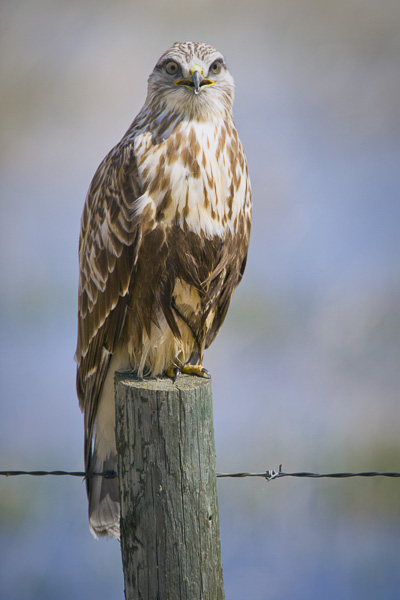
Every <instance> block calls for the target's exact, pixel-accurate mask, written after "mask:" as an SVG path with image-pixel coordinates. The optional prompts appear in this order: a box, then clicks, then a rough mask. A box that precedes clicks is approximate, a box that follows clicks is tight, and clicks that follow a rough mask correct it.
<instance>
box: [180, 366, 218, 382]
mask: <svg viewBox="0 0 400 600" xmlns="http://www.w3.org/2000/svg"><path fill="white" fill-rule="evenodd" d="M182 373H186V375H197V377H205V378H206V379H210V378H211V375H210V373H209V372H208V371H207V369H205V368H204V367H203V366H202V365H184V366H183V367H182Z"/></svg>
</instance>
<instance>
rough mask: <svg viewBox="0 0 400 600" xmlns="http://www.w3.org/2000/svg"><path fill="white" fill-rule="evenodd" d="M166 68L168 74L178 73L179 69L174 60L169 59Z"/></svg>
mask: <svg viewBox="0 0 400 600" xmlns="http://www.w3.org/2000/svg"><path fill="white" fill-rule="evenodd" d="M165 70H166V71H167V73H168V75H176V74H177V72H178V71H179V67H178V65H177V63H176V62H175V61H174V60H169V61H168V62H167V63H166V65H165Z"/></svg>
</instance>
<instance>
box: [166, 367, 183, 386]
mask: <svg viewBox="0 0 400 600" xmlns="http://www.w3.org/2000/svg"><path fill="white" fill-rule="evenodd" d="M180 373H181V370H180V369H178V367H174V365H172V366H171V367H168V369H167V371H166V376H167V377H171V379H172V382H173V383H175V381H176V380H177V379H178V377H179V375H180Z"/></svg>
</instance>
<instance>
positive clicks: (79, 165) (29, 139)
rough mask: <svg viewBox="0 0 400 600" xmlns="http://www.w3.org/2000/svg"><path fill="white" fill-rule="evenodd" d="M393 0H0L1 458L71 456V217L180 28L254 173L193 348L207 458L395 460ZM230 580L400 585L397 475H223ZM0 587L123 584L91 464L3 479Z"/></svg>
mask: <svg viewBox="0 0 400 600" xmlns="http://www.w3.org/2000/svg"><path fill="white" fill-rule="evenodd" d="M399 19H400V4H399V2H398V1H397V0H382V1H381V2H377V1H376V0H375V1H374V0H362V1H361V0H335V2H321V0H280V1H279V2H276V1H275V0H248V1H247V2H246V3H244V2H243V3H231V2H228V1H224V0H220V1H215V0H213V1H211V0H197V2H192V1H188V0H181V1H180V0H169V1H168V2H167V1H166V0H149V1H147V2H138V1H134V0H131V1H128V0H115V1H114V2H112V3H110V2H106V1H105V0H96V1H94V0H86V1H85V2H81V1H78V0H70V1H69V2H51V1H50V0H36V1H35V2H29V1H28V0H3V1H2V3H1V8H0V62H1V67H0V69H1V71H0V75H1V89H0V97H1V105H0V118H1V128H0V151H1V177H0V188H1V212H0V230H1V231H0V257H1V259H0V260H1V279H0V281H1V284H0V311H1V315H0V326H1V333H0V353H1V366H0V368H1V378H0V386H1V407H0V410H1V413H0V414H1V417H0V457H1V458H0V470H1V469H3V470H5V469H7V470H11V469H46V470H47V469H49V470H51V469H67V470H69V469H71V470H81V469H82V468H83V448H82V445H83V420H82V416H81V413H80V410H79V407H78V402H77V399H76V395H75V364H74V362H73V358H72V357H73V354H74V351H75V340H76V308H77V282H78V261H77V250H78V236H79V225H80V215H81V211H82V207H83V203H84V199H85V195H86V191H87V188H88V186H89V183H90V181H91V178H92V176H93V174H94V172H95V170H96V168H97V166H98V164H99V163H100V161H101V160H102V158H103V157H104V156H105V154H106V153H107V152H108V151H109V150H110V149H111V147H112V146H113V145H114V144H115V143H117V142H118V141H119V139H120V138H121V137H122V135H123V134H124V132H125V130H126V129H127V128H128V126H129V125H130V123H131V121H132V120H133V118H134V117H135V115H136V114H137V112H138V111H139V109H140V108H141V106H142V104H143V102H144V99H145V95H146V81H147V77H148V75H149V73H150V72H151V70H152V68H153V66H154V64H155V63H156V61H157V59H158V58H159V56H160V55H161V53H162V52H163V51H164V50H165V49H167V48H168V47H169V46H170V45H171V44H172V43H173V42H174V41H178V40H179V41H185V40H196V41H205V42H208V43H210V44H212V45H214V46H216V47H217V48H218V49H219V50H221V51H222V52H223V53H224V54H225V56H226V58H227V61H228V65H229V67H230V70H231V72H232V73H233V75H234V77H235V81H236V102H235V121H236V125H237V127H238V130H239V134H240V137H241V139H242V142H243V145H244V147H245V150H246V153H247V158H248V162H249V168H250V175H251V178H252V185H253V195H254V220H253V230H252V240H251V248H250V253H249V258H248V266H247V271H246V274H245V278H244V280H243V283H242V285H241V286H240V288H239V289H238V290H237V292H236V294H235V296H234V300H233V302H232V305H231V310H230V312H229V315H228V318H227V321H226V324H225V326H224V327H223V328H222V330H221V332H220V334H219V336H218V338H217V340H216V341H215V342H214V344H213V346H212V348H210V350H209V351H208V352H207V353H206V360H205V364H206V366H207V368H208V369H209V370H210V371H211V373H212V376H213V395H214V419H215V422H214V425H215V437H216V447H217V469H218V470H219V471H224V472H232V471H242V470H244V471H263V470H265V469H277V468H278V467H279V464H282V465H283V470H284V471H287V472H289V471H297V470H300V471H302V470H306V471H314V472H329V471H362V470H379V471H400V439H399V424H400V403H399V401H398V395H399V388H400V374H399V372H400V368H399V367H400V365H399V339H400V302H399V301H400V268H399V265H400V235H399V223H400V197H399V196H400V36H399V23H400V21H399ZM218 489H219V502H220V519H221V538H222V554H223V564H224V577H225V589H226V598H227V600H242V599H243V598H250V599H252V600H264V599H273V600H277V599H287V598H296V600H303V599H304V600H305V599H307V600H310V599H314V598H315V599H320V598H324V600H330V599H336V598H338V597H340V598H341V600H347V599H349V600H350V599H351V600H354V599H363V600H366V599H376V598H380V599H384V600H389V599H395V598H398V593H399V591H398V590H399V585H400V569H399V554H400V483H399V480H396V479H378V478H376V479H370V480H364V479H348V480H344V481H339V480H309V479H304V480H297V479H283V480H279V481H275V482H270V483H267V482H266V481H264V480H262V479H260V480H258V479H243V480H233V479H231V480H229V479H223V480H219V482H218ZM0 556H1V560H0V597H1V599H3V598H4V599H7V600H14V599H15V600H31V599H36V598H40V599H41V600H47V599H55V598H57V599H59V600H69V599H75V598H96V599H97V600H103V599H104V600H106V599H107V600H113V599H121V598H123V579H122V568H121V558H120V550H119V545H118V543H117V542H116V541H109V542H106V541H95V540H93V539H92V537H91V535H90V533H89V529H88V524H87V502H86V494H85V487H84V484H83V483H82V482H81V481H80V480H79V479H72V478H66V477H63V478H55V477H52V478H29V477H18V478H9V479H6V478H1V480H0Z"/></svg>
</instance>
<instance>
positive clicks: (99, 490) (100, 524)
mask: <svg viewBox="0 0 400 600" xmlns="http://www.w3.org/2000/svg"><path fill="white" fill-rule="evenodd" d="M90 462H91V464H90V471H91V472H92V473H103V472H106V471H117V465H118V458H117V455H113V456H111V457H109V458H108V459H107V460H102V459H99V458H98V457H97V456H96V451H94V453H93V456H92V459H91V461H90ZM89 477H90V475H89ZM88 496H89V525H90V530H91V532H92V533H93V535H94V536H95V537H96V538H98V537H103V536H107V535H108V536H111V537H116V538H118V539H119V518H120V503H119V486H118V477H114V478H110V479H107V478H106V477H104V476H96V475H95V476H94V477H90V481H89V485H88Z"/></svg>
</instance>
